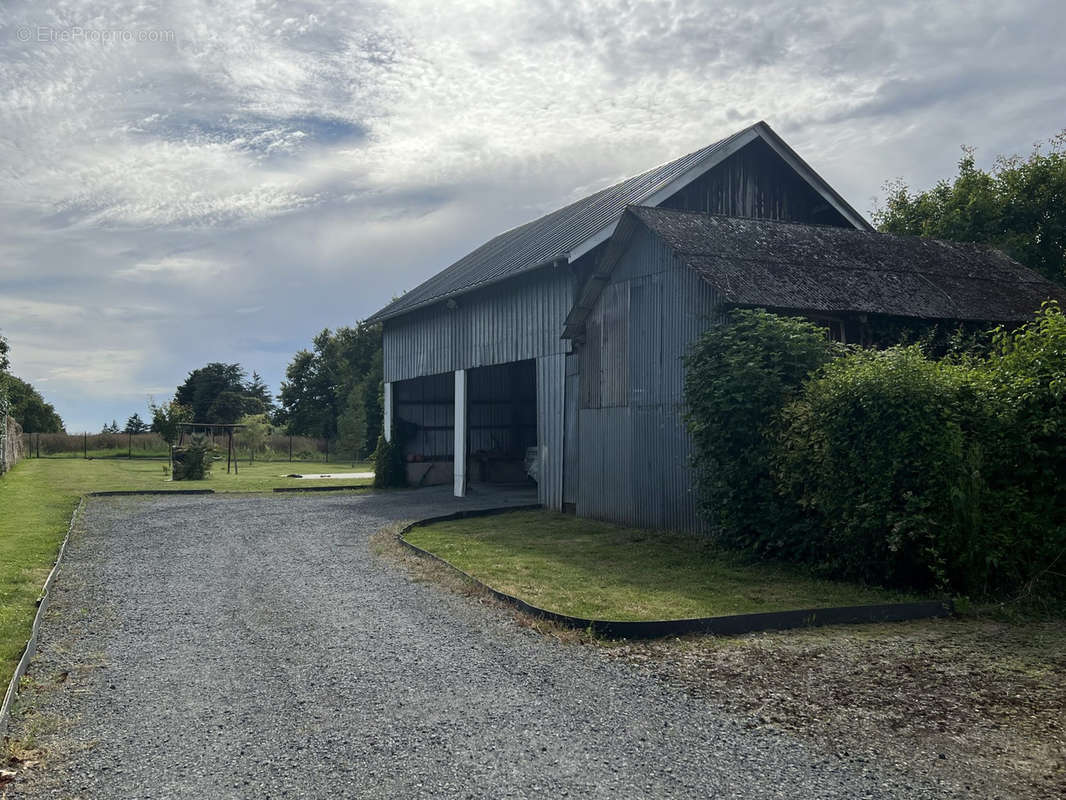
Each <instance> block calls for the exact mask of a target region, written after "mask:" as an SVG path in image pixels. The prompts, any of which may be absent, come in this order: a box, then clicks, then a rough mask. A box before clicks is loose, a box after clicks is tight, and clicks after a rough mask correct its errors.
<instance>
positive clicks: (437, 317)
mask: <svg viewBox="0 0 1066 800" xmlns="http://www.w3.org/2000/svg"><path fill="white" fill-rule="evenodd" d="M573 291H574V289H573V275H572V273H571V272H570V271H569V270H568V269H566V268H558V269H557V268H552V267H549V268H546V269H542V270H538V271H536V272H533V273H530V274H528V275H524V276H521V277H519V278H516V279H514V280H512V281H509V282H508V283H507V284H506V286H501V287H499V288H497V289H486V290H484V291H479V292H471V293H470V294H467V295H464V296H463V297H462V298H461V299H460V300H459V304H458V307H457V308H454V309H448V308H447V307H446V306H445V305H444V304H438V305H436V306H433V307H432V308H427V309H423V310H420V311H416V312H413V313H411V314H407V315H405V316H403V317H399V318H397V319H392V320H389V321H388V322H386V323H385V326H384V336H383V347H384V365H383V366H384V373H385V380H386V381H402V380H407V379H410V378H416V377H419V376H422V375H432V374H436V373H441V372H452V371H454V370H457V369H473V368H475V367H487V366H490V365H493V364H505V363H507V362H509V361H522V360H524V359H527V358H539V357H541V356H546V355H552V354H558V353H566V352H567V351H568V349H569V342H567V341H564V340H562V339H560V338H559V334H560V333H561V331H562V329H563V322H564V321H565V319H566V315H567V312H568V311H569V310H570V303H571V298H572V295H573Z"/></svg>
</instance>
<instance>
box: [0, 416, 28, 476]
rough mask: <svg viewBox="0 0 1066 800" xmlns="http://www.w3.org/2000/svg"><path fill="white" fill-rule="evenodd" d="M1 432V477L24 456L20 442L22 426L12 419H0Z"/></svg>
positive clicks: (22, 445) (5, 417)
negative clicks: (0, 421)
mask: <svg viewBox="0 0 1066 800" xmlns="http://www.w3.org/2000/svg"><path fill="white" fill-rule="evenodd" d="M0 420H2V422H3V430H0V475H3V474H4V473H5V472H7V471H8V470H9V469H11V468H12V467H13V466H15V464H16V463H18V460H19V459H20V458H22V457H23V456H24V455H26V449H25V447H24V444H23V441H22V426H21V425H19V424H18V423H17V422H15V420H14V419H13V418H12V417H8V416H4V417H0Z"/></svg>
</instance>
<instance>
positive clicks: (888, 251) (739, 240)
mask: <svg viewBox="0 0 1066 800" xmlns="http://www.w3.org/2000/svg"><path fill="white" fill-rule="evenodd" d="M641 227H644V228H647V229H648V230H650V231H652V232H653V233H654V234H655V235H657V236H658V237H660V238H661V239H662V240H663V241H664V242H666V244H668V245H669V246H670V248H671V249H672V250H673V251H674V253H675V255H676V257H677V258H678V259H680V260H681V261H682V262H683V263H684V264H686V265H688V266H689V267H691V268H692V269H694V270H695V271H696V272H698V273H699V274H700V275H701V276H702V277H703V278H704V280H706V281H707V282H708V283H709V284H711V285H712V286H713V287H714V288H715V290H716V291H717V292H718V294H719V295H720V296H721V298H722V300H723V301H724V302H725V303H727V304H730V305H738V306H762V307H767V308H775V309H782V310H792V311H801V312H822V313H849V312H850V313H870V314H887V315H892V316H900V317H916V318H919V319H945V320H960V321H962V320H965V321H979V322H1021V321H1024V320H1026V319H1029V318H1031V317H1032V315H1033V313H1034V312H1036V311H1037V310H1038V309H1039V308H1040V304H1041V303H1042V302H1044V301H1045V300H1048V299H1057V300H1059V301H1060V302H1063V303H1066V289H1063V288H1062V287H1060V286H1058V285H1056V284H1054V283H1052V282H1051V281H1049V280H1047V279H1046V278H1044V277H1043V276H1042V275H1040V274H1038V273H1036V272H1034V271H1033V270H1031V269H1029V268H1027V267H1024V266H1022V265H1021V264H1019V263H1018V262H1017V261H1014V260H1013V259H1011V258H1009V257H1008V256H1006V255H1005V254H1004V253H1002V252H1000V251H999V250H996V249H994V248H992V247H987V246H984V245H975V244H962V243H958V242H946V241H942V240H939V239H929V238H925V237H918V236H897V235H893V234H887V233H876V232H870V231H857V230H849V229H847V228H837V227H830V226H820V225H799V224H796V223H789V222H773V221H769V220H757V219H746V218H738V217H723V216H713V215H710V214H697V213H692V212H689V211H675V210H672V209H662V208H647V207H631V208H629V209H628V210H627V213H626V215H625V217H624V218H623V220H622V222H621V223H620V224H619V226H618V230H617V231H616V233H615V236H614V237H613V238H612V241H611V243H610V244H609V245H608V249H607V252H606V253H605V254H604V257H603V259H602V261H601V262H600V266H599V267H598V268H597V270H596V273H595V274H594V275H592V276H591V277H590V279H589V281H588V282H587V283H586V285H585V287H584V288H583V290H582V294H581V298H580V299H579V301H578V303H577V305H575V307H574V309H573V310H572V311H571V313H570V316H569V317H567V321H566V331H565V333H564V334H563V335H564V337H565V338H570V337H572V336H574V335H576V334H577V333H578V332H579V331H580V329H581V327H582V326H583V325H584V320H585V317H586V316H587V315H588V313H589V311H590V310H591V308H592V307H593V306H594V305H595V301H596V298H597V297H598V296H599V293H600V291H601V290H602V288H603V286H604V285H605V284H606V283H607V281H609V280H610V272H611V270H612V269H613V268H614V265H615V264H617V263H618V260H619V259H620V258H621V256H622V254H623V253H624V252H625V249H626V247H627V246H628V243H629V241H630V239H631V238H632V236H633V234H634V233H635V232H636V231H637V230H639V229H640V228H641Z"/></svg>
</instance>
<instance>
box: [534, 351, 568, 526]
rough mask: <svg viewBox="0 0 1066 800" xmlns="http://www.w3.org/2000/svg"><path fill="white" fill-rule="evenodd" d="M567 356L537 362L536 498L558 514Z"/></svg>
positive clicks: (561, 504)
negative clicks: (538, 477)
mask: <svg viewBox="0 0 1066 800" xmlns="http://www.w3.org/2000/svg"><path fill="white" fill-rule="evenodd" d="M565 397H566V355H565V354H563V353H556V354H554V355H550V356H543V357H542V358H538V359H537V442H538V444H539V446H540V481H539V482H538V484H537V494H538V498H539V500H540V502H541V504H542V505H544V506H545V507H547V508H551V509H554V510H556V511H559V510H561V509H562V507H563V457H564V452H565V448H564V440H565V434H564V407H565Z"/></svg>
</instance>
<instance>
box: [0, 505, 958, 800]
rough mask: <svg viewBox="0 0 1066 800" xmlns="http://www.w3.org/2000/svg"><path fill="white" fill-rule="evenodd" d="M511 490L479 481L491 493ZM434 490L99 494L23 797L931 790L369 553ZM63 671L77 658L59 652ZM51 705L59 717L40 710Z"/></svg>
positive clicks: (47, 635)
mask: <svg viewBox="0 0 1066 800" xmlns="http://www.w3.org/2000/svg"><path fill="white" fill-rule="evenodd" d="M506 501H511V502H524V501H526V500H525V498H520V497H497V496H493V497H489V496H485V495H481V496H479V497H472V498H469V499H468V500H466V501H463V502H462V505H465V506H467V507H474V506H476V505H478V504H484V505H497V504H500V503H502V502H506ZM458 505H460V503H459V501H454V500H452V499H451V498H449V497H448V496H447V494H446V493H445V492H442V491H439V490H423V491H419V492H407V493H402V494H391V495H372V494H367V495H352V494H348V495H335V496H321V495H317V496H284V497H259V496H255V497H220V496H214V497H195V498H193V497H183V498H177V497H175V498H158V499H144V498H135V499H129V498H126V499H106V500H104V499H100V500H93V501H91V502H90V503H89V504H88V506H87V508H86V513H85V515H84V517H83V518H82V521H81V523H80V525H79V529H78V530H77V531H76V533H75V536H74V537H73V538H72V540H71V546H70V548H69V549H68V551H67V555H66V557H65V559H64V566H63V569H62V571H61V573H60V575H59V579H58V582H57V585H56V588H55V591H54V600H53V604H52V606H51V609H50V613H49V616H48V617H47V620H46V624H45V627H44V631H43V637H42V642H41V649H40V653H39V655H38V657H37V659H36V661H35V662H34V665H33V667H32V668H31V677H32V678H33V679H34V680H35V681H37V682H39V683H42V684H55V685H56V687H55V688H54V689H53V690H51V691H47V692H44V693H43V694H42V695H41V697H40V699H39V700H38V701H37V711H38V714H37V715H36V716H35V717H33V718H32V720H33V721H32V723H31V722H30V721H28V720H29V718H28V719H24V720H19V721H16V722H15V723H13V726H12V731H11V733H12V735H14V736H16V737H18V736H25V735H26V734H27V733H29V732H30V731H29V729H28V728H27V726H28V725H31V724H32V726H33V728H34V729H35V730H41V731H43V732H42V733H40V734H39V736H40V741H41V742H42V743H43V744H44V745H45V746H46V747H48V750H49V752H50V755H49V757H48V760H47V763H46V764H45V765H44V767H43V768H34V769H30V770H29V771H28V772H27V773H25V775H24V776H23V777H20V778H19V779H18V780H17V781H16V782H15V783H12V784H9V785H8V786H7V787H6V788H7V792H8V794H9V795H10V796H13V797H22V796H31V797H65V798H66V797H85V798H90V797H91V798H103V797H106V798H135V797H136V798H162V797H196V798H229V797H234V798H237V797H240V798H268V797H292V798H340V797H390V798H410V797H441V798H451V797H457V798H458V797H462V798H467V797H469V798H482V797H492V798H496V797H589V798H623V797H694V798H695V797H699V798H706V797H729V798H749V797H750V798H771V797H788V798H807V797H811V798H813V797H840V798H863V797H907V798H915V797H941V796H945V792H944V790H943V789H938V788H936V787H930V786H928V785H919V783H920V781H919V779H917V778H914V777H910V776H908V775H906V774H902V773H900V772H898V771H894V770H892V769H890V768H887V767H885V766H883V765H869V764H867V765H864V764H855V763H850V762H847V761H842V760H840V759H838V758H836V757H833V758H828V759H827V758H825V757H824V756H818V755H816V754H814V753H812V752H811V751H809V750H807V749H805V747H804V746H803V745H802V744H800V743H799V742H797V741H796V740H793V739H791V738H789V737H787V736H785V735H774V734H772V733H765V732H760V731H751V730H747V729H745V728H744V727H743V726H742V725H740V724H739V723H738V722H737V721H736V720H733V719H731V718H730V717H728V716H726V715H725V714H724V713H722V712H721V711H719V710H717V709H715V708H713V707H709V706H708V705H707V704H706V703H705V702H704V701H699V700H697V699H694V698H692V697H690V696H689V695H687V694H685V693H684V692H683V691H682V690H681V689H678V688H673V687H670V686H667V685H664V684H662V683H661V682H659V681H658V680H657V679H655V678H654V677H652V676H650V675H647V674H644V673H642V672H640V671H639V670H637V669H636V668H634V667H631V666H629V665H627V664H624V663H621V662H619V661H616V660H613V659H607V658H605V657H603V656H602V655H601V654H599V653H598V652H597V651H596V650H595V649H594V648H589V647H583V646H579V645H571V644H563V643H559V642H555V641H553V640H551V639H548V638H543V637H540V636H538V635H536V634H534V633H532V632H530V631H529V630H528V629H525V628H522V627H520V626H518V625H516V624H515V622H514V620H513V618H512V616H511V615H510V614H508V613H507V612H506V611H501V610H500V609H498V608H494V607H485V606H482V605H480V604H478V603H475V602H471V601H470V600H469V599H467V598H463V597H460V596H457V595H452V594H449V593H447V592H444V591H443V590H441V589H439V588H437V587H435V586H431V585H423V584H419V583H415V582H412V581H411V580H410V578H409V577H408V576H407V575H406V574H405V573H403V572H401V571H400V569H399V568H398V567H396V566H394V565H392V564H390V563H388V562H386V561H383V560H381V559H380V558H378V557H376V556H374V555H373V554H372V553H371V552H370V549H369V547H368V539H369V537H370V535H371V534H372V533H374V532H375V531H376V530H378V529H380V528H381V526H383V525H384V524H386V523H388V522H389V521H393V520H397V519H409V518H414V517H422V516H429V515H432V514H437V513H447V512H448V511H452V510H455V509H456V507H457V506H458ZM64 673H67V674H66V675H65V676H64ZM48 722H51V725H47V724H45V723H48Z"/></svg>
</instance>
